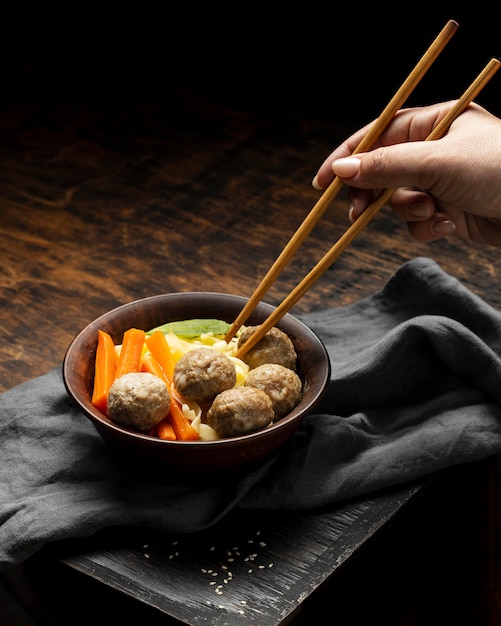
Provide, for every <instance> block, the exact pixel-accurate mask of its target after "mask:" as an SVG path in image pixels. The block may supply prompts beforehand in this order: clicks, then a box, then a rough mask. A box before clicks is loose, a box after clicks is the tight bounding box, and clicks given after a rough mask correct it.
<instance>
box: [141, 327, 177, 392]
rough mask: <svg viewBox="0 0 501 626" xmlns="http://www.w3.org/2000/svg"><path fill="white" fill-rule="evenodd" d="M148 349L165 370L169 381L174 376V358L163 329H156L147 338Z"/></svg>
mask: <svg viewBox="0 0 501 626" xmlns="http://www.w3.org/2000/svg"><path fill="white" fill-rule="evenodd" d="M145 342H146V345H147V347H148V350H149V351H150V352H151V354H152V355H153V356H154V357H155V359H156V360H157V361H158V363H159V365H160V366H161V367H162V369H163V370H164V372H165V374H166V376H167V378H168V379H169V382H172V380H173V378H174V359H173V358H172V352H171V351H170V348H169V344H168V342H167V339H166V338H165V335H164V334H163V332H162V331H161V330H156V331H155V332H154V333H153V334H152V335H149V336H148V337H146V339H145Z"/></svg>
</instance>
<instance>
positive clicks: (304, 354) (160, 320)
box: [63, 292, 330, 471]
mask: <svg viewBox="0 0 501 626" xmlns="http://www.w3.org/2000/svg"><path fill="white" fill-rule="evenodd" d="M246 302H247V299H246V298H244V297H241V296H235V295H229V294H224V293H209V292H182V293H168V294H162V295H158V296H151V297H149V298H143V299H141V300H136V301H134V302H130V303H128V304H124V305H122V306H119V307H117V308H116V309H112V310H111V311H108V313H105V314H104V315H101V317H98V318H97V319H96V320H94V321H93V322H91V323H90V324H88V325H87V326H86V327H85V328H84V329H83V330H82V331H81V332H80V333H79V334H78V335H77V336H76V337H75V338H74V339H73V341H72V343H71V344H70V346H69V347H68V350H67V352H66V355H65V357H64V361H63V379H64V384H65V386H66V390H67V392H68V394H69V395H70V397H71V398H72V399H73V400H74V402H76V404H77V405H78V406H79V407H80V409H81V410H82V411H83V413H84V415H86V416H87V417H88V418H89V419H90V420H91V422H92V423H93V424H94V426H95V428H96V430H97V431H98V433H99V434H100V435H101V437H102V438H103V439H104V440H105V441H106V442H107V443H108V444H109V445H110V446H112V447H113V448H114V449H115V450H116V451H117V452H119V453H120V454H125V455H129V456H130V455H134V456H139V457H142V458H143V459H147V460H150V461H155V462H156V461H161V462H162V463H165V464H166V465H168V466H170V467H177V468H179V469H180V470H183V471H191V470H193V471H200V470H202V471H210V470H226V469H238V468H243V467H248V466H250V465H252V464H255V463H257V462H258V461H262V460H265V459H267V458H269V457H270V456H271V455H272V454H273V453H274V452H276V451H277V450H278V449H279V448H280V447H281V446H282V445H283V444H284V443H285V442H286V441H287V440H288V439H289V438H290V437H291V436H292V434H293V433H294V432H295V430H296V429H297V428H298V426H299V424H300V423H301V420H302V419H303V418H304V417H305V415H308V414H309V413H311V412H312V411H313V409H314V408H315V407H316V406H317V404H318V403H319V401H320V400H321V398H322V396H323V394H324V391H325V390H326V388H327V385H328V383H329V379H330V362H329V357H328V355H327V351H326V349H325V347H324V345H323V344H322V342H321V341H320V339H319V338H318V337H317V335H316V334H315V333H314V332H313V331H312V330H311V329H310V328H308V327H307V326H306V325H305V324H304V323H303V322H301V321H300V320H298V319H297V318H295V317H293V316H292V315H290V314H286V315H284V316H283V317H282V319H281V320H280V322H279V323H277V326H278V327H279V328H280V329H281V330H283V331H284V332H285V333H287V335H289V337H290V338H291V340H292V342H293V344H294V347H295V349H296V352H297V355H298V360H297V369H298V374H299V375H300V377H301V379H302V380H303V385H304V392H303V396H302V399H301V401H300V403H299V405H298V406H297V407H296V408H295V409H294V410H293V411H292V412H291V413H289V414H288V415H286V416H285V417H283V418H282V419H280V420H279V421H277V422H276V423H274V424H272V425H271V426H268V427H267V428H265V429H263V430H260V431H257V432H254V433H251V434H247V435H243V436H239V437H232V438H228V439H219V440H216V441H194V442H187V441H166V440H162V439H158V438H156V437H152V436H149V435H145V434H141V433H136V432H132V431H130V430H128V429H126V428H122V427H121V426H119V425H117V424H115V423H114V422H112V421H111V420H110V419H109V418H108V417H106V416H105V415H104V414H103V413H101V411H99V410H98V409H96V408H95V407H94V405H93V404H92V402H91V395H92V386H93V380H94V362H95V353H96V346H97V336H98V332H97V331H98V330H99V329H101V330H104V331H106V332H108V333H109V334H110V335H111V336H112V337H113V340H114V342H115V343H121V341H122V336H123V333H124V331H126V330H127V329H128V328H132V327H136V328H141V329H143V330H150V329H152V328H155V327H157V326H160V325H161V324H165V323H166V322H172V321H178V320H185V319H190V318H212V319H221V320H224V321H226V322H229V323H232V322H233V321H234V320H235V319H236V317H237V315H238V314H239V313H240V311H241V310H242V308H243V307H244V305H245V304H246ZM273 310H274V307H273V306H271V305H269V304H266V303H263V302H261V303H259V305H258V306H257V307H256V308H255V310H254V312H253V313H252V315H251V316H250V317H249V319H248V320H247V321H246V325H257V324H259V323H261V322H263V321H264V320H265V319H266V318H267V317H268V316H269V315H270V313H271V312H272V311H273Z"/></svg>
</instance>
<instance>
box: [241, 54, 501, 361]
mask: <svg viewBox="0 0 501 626" xmlns="http://www.w3.org/2000/svg"><path fill="white" fill-rule="evenodd" d="M500 66H501V62H500V61H499V60H498V59H491V60H490V61H489V63H488V64H487V65H486V66H485V68H484V69H483V70H482V72H481V73H480V74H479V75H478V76H477V78H476V79H475V80H474V81H473V82H472V83H471V85H470V86H469V87H468V89H467V90H466V91H465V92H464V93H463V95H462V96H461V97H460V98H459V100H457V101H456V103H455V104H454V106H453V107H452V108H451V110H450V111H449V113H448V114H447V115H446V116H445V117H444V118H443V119H442V120H441V121H440V122H439V124H437V126H436V127H435V128H434V129H433V130H432V131H431V133H430V134H429V135H428V137H426V141H432V140H434V139H439V138H440V137H442V136H443V135H445V133H446V132H447V130H448V128H449V126H450V125H451V124H452V122H453V121H454V120H455V119H456V118H457V117H458V116H459V115H460V114H461V113H462V112H463V111H464V110H465V109H466V107H467V106H468V105H469V104H470V102H472V100H474V99H475V98H476V97H477V95H478V94H479V93H480V91H481V90H482V89H483V87H484V86H485V85H486V84H487V83H488V82H489V80H490V79H491V78H492V76H494V74H495V73H496V72H497V71H498V69H499V67H500ZM395 189H396V188H393V189H385V190H383V191H382V192H381V193H380V194H379V195H378V197H377V198H376V199H375V200H374V202H373V203H372V204H371V205H370V206H369V207H368V208H367V209H366V210H365V211H364V212H363V213H362V215H361V216H360V217H359V218H357V220H356V221H355V222H353V224H352V225H351V226H350V227H349V228H348V229H347V230H346V231H345V233H344V234H343V235H342V236H341V237H340V238H339V239H338V241H337V242H336V243H335V244H334V245H333V246H332V248H331V249H330V250H329V251H328V252H327V254H325V256H324V257H323V258H322V259H321V260H320V261H319V262H318V263H317V264H316V265H315V267H314V268H313V269H312V270H311V271H310V272H309V274H307V275H306V276H305V277H304V278H303V280H302V281H301V282H300V283H299V284H298V285H297V287H296V288H295V289H293V290H292V291H291V292H290V293H289V295H288V296H287V297H286V298H285V299H284V300H283V301H282V303H281V304H280V305H279V306H278V307H277V308H276V309H275V310H274V311H273V312H272V313H271V314H270V315H269V317H268V318H267V319H266V320H265V321H264V322H263V323H262V324H261V325H260V326H259V327H258V328H257V329H256V331H255V332H254V333H253V334H252V335H251V336H250V337H249V339H248V340H247V341H246V342H245V343H244V344H243V345H242V346H241V347H240V348H239V349H238V351H237V353H236V356H237V357H238V358H242V357H243V356H244V355H245V354H246V353H247V352H248V351H249V350H250V349H251V348H253V347H254V346H255V345H256V344H257V343H258V342H259V341H260V339H261V338H262V337H263V336H264V335H265V334H266V333H267V332H268V331H269V330H270V328H271V327H272V326H274V325H275V324H276V323H277V322H278V321H279V320H280V319H281V318H282V317H283V316H284V315H285V313H287V311H288V310H289V309H290V308H291V307H292V306H294V304H296V302H297V301H298V300H299V298H301V296H302V295H304V293H305V292H306V291H307V290H308V289H309V288H310V287H311V286H312V285H313V284H314V283H315V282H316V281H317V280H318V279H319V278H320V276H322V274H323V273H324V272H325V270H327V269H328V268H329V267H330V266H331V265H332V263H333V262H334V261H335V260H336V259H337V258H338V257H339V256H340V254H341V253H342V252H343V251H344V250H345V249H346V248H347V247H348V246H349V245H350V243H351V242H352V241H353V240H354V239H355V237H356V236H357V235H358V234H359V233H360V232H361V231H362V230H363V229H364V228H365V226H366V225H367V224H368V223H369V222H370V221H371V220H372V218H373V217H374V216H375V215H376V214H377V213H378V211H379V210H380V209H381V207H382V206H384V205H385V204H386V203H387V202H388V200H389V199H390V198H391V196H392V195H393V193H394V192H395Z"/></svg>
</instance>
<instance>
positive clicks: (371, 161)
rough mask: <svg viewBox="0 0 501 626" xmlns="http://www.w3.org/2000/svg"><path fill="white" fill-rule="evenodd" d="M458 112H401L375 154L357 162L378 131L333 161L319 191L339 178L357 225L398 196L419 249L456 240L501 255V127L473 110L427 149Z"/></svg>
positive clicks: (352, 141)
mask: <svg viewBox="0 0 501 626" xmlns="http://www.w3.org/2000/svg"><path fill="white" fill-rule="evenodd" d="M452 105H453V102H444V103H440V104H435V105H431V106H427V107H415V108H409V109H402V110H400V111H399V112H398V113H397V114H396V116H395V117H394V119H393V120H392V121H391V122H390V124H389V125H388V127H387V128H386V129H385V131H384V132H383V133H382V134H381V136H380V138H379V139H378V140H377V142H376V144H375V145H374V147H373V149H371V150H370V151H369V152H364V153H359V154H357V155H353V151H354V150H355V148H356V147H357V146H358V144H359V143H360V140H361V139H362V137H363V136H364V135H365V134H366V133H367V130H368V128H369V127H370V125H368V126H366V127H364V128H362V129H360V130H359V131H357V132H356V133H355V134H353V135H352V136H351V137H349V138H348V139H347V140H346V141H345V142H343V143H342V144H341V145H340V146H339V147H338V148H336V149H335V150H334V151H333V152H332V153H331V154H330V155H329V157H327V159H326V160H325V161H324V163H323V164H322V166H321V167H320V169H319V170H318V172H317V175H316V176H315V178H314V180H313V186H314V187H315V188H316V189H324V188H326V187H327V186H328V185H329V183H330V182H331V181H332V180H333V178H334V176H335V175H336V176H338V177H339V178H340V179H341V180H342V181H343V183H345V184H346V185H348V186H349V189H350V199H351V207H350V218H351V219H352V220H356V219H357V217H359V216H360V215H361V213H362V212H363V211H364V210H365V209H366V208H367V206H368V205H369V204H370V203H371V201H372V200H373V199H374V197H375V196H376V195H377V193H378V191H380V190H381V189H385V188H387V189H393V188H396V191H395V193H394V194H393V196H392V198H391V200H390V202H389V204H390V207H391V209H392V210H393V211H394V212H395V213H396V214H397V215H398V216H399V217H400V218H402V219H403V220H405V221H406V222H407V224H408V228H409V232H410V234H411V235H412V237H414V238H415V239H416V240H417V241H420V242H429V241H434V240H436V239H440V238H441V237H446V236H448V235H451V234H453V233H455V234H456V235H457V236H459V237H461V238H464V239H470V240H472V241H476V242H480V243H484V244H489V245H493V246H499V247H501V120H500V119H499V118H497V117H496V116H494V115H492V114H491V113H489V112H488V111H486V110H485V109H484V108H482V107H480V106H479V105H477V104H475V103H472V104H471V105H469V107H468V108H467V109H466V111H465V112H464V113H462V114H461V115H460V116H459V117H458V118H457V119H456V120H455V121H454V122H453V124H452V125H451V127H450V129H449V132H448V133H447V134H446V135H445V136H444V137H442V138H441V139H437V140H433V141H424V140H425V138H426V137H427V136H428V135H429V133H430V132H431V131H432V130H433V128H434V127H435V126H436V125H437V123H438V122H439V121H440V120H441V119H442V118H443V117H444V116H445V115H446V113H447V112H448V111H449V110H450V108H451V107H452ZM372 123H374V122H372ZM352 155H353V156H352Z"/></svg>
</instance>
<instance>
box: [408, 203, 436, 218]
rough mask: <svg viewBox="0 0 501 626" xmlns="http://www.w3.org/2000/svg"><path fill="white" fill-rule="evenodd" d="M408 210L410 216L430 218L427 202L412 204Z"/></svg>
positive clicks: (431, 209) (430, 210)
mask: <svg viewBox="0 0 501 626" xmlns="http://www.w3.org/2000/svg"><path fill="white" fill-rule="evenodd" d="M410 208H411V213H412V215H415V216H416V217H431V214H432V211H433V208H432V207H430V205H429V204H428V203H427V202H414V203H413V204H411V207H410Z"/></svg>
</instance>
